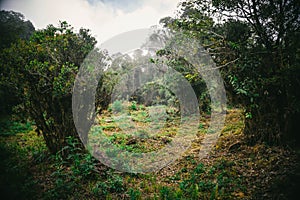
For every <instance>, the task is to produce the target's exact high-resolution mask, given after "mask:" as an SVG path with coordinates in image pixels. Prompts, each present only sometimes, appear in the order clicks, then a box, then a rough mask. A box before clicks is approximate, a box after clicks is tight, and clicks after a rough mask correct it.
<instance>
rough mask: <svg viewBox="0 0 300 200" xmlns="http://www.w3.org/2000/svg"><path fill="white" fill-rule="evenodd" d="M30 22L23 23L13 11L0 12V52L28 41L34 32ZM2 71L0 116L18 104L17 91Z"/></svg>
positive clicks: (0, 72)
mask: <svg viewBox="0 0 300 200" xmlns="http://www.w3.org/2000/svg"><path fill="white" fill-rule="evenodd" d="M34 30H35V29H34V27H33V25H32V23H31V22H30V21H25V18H24V16H23V15H22V14H21V13H17V12H14V11H5V10H1V11H0V51H2V50H3V49H4V48H8V47H9V46H10V45H11V44H12V43H15V42H17V41H18V40H20V39H22V40H28V39H29V37H30V36H31V35H32V34H33V32H34ZM3 70H4V69H3V68H2V67H1V68H0V75H1V78H0V114H2V115H6V114H9V113H10V112H11V110H12V108H13V107H14V106H15V105H17V104H18V103H19V102H20V98H19V97H20V96H18V94H17V90H16V88H15V87H13V85H12V84H11V83H10V82H6V81H5V80H4V79H3V77H4V74H3V73H4V71H3Z"/></svg>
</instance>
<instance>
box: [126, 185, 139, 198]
mask: <svg viewBox="0 0 300 200" xmlns="http://www.w3.org/2000/svg"><path fill="white" fill-rule="evenodd" d="M127 194H128V195H129V198H130V200H139V199H142V195H141V192H140V191H139V190H135V189H133V188H129V190H128V192H127Z"/></svg>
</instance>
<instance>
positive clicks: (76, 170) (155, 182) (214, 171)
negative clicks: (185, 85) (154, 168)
mask: <svg viewBox="0 0 300 200" xmlns="http://www.w3.org/2000/svg"><path fill="white" fill-rule="evenodd" d="M121 107H122V109H119V110H115V108H111V109H110V110H108V111H107V112H106V113H105V114H104V115H102V116H101V117H99V118H98V121H97V123H98V125H99V126H100V127H101V129H100V130H101V131H102V132H103V133H105V135H106V136H107V137H108V138H109V140H110V141H111V142H113V143H114V144H115V145H118V146H119V147H121V148H124V149H125V150H128V151H136V152H148V151H150V150H156V149H159V148H162V147H163V146H164V145H165V144H167V143H168V142H169V141H168V140H172V138H173V137H174V136H176V130H177V128H178V127H177V124H178V121H177V120H178V116H177V114H176V110H173V111H168V112H167V113H166V114H165V115H155V117H157V118H160V119H164V118H165V119H166V120H165V123H159V120H158V121H155V118H154V117H151V110H149V109H151V108H146V107H143V106H139V105H136V104H135V105H132V104H128V105H125V109H124V105H123V104H121ZM149 113H150V114H149ZM129 119H130V123H128V121H129ZM209 120H210V119H209V117H208V116H205V115H203V116H202V117H201V120H200V124H199V127H198V133H197V135H196V137H195V139H194V140H193V143H192V145H191V147H190V148H189V149H188V151H186V152H185V153H184V155H183V156H182V157H181V158H180V159H178V160H176V162H174V163H171V164H169V165H168V166H167V167H165V168H163V169H162V170H160V171H158V172H155V173H148V174H130V173H120V172H117V171H115V170H112V169H109V168H108V167H106V166H104V165H102V164H101V163H99V162H98V161H96V160H95V159H94V158H93V157H92V156H91V155H90V154H88V153H78V151H76V149H75V146H76V142H77V141H76V140H74V139H72V138H69V146H68V147H66V148H70V150H71V152H72V151H73V153H71V154H70V156H69V157H68V158H67V160H63V159H62V158H61V157H60V156H58V155H49V154H48V152H47V149H46V147H45V144H44V142H43V139H42V137H41V136H38V135H37V134H36V133H35V132H34V131H33V130H32V129H31V126H29V128H28V129H26V128H22V129H19V128H17V127H20V126H21V127H24V124H20V123H11V125H12V126H10V127H9V128H6V129H5V130H6V131H5V134H0V148H1V165H0V167H1V190H0V191H1V196H2V197H6V198H5V199H292V194H293V192H295V191H296V189H295V188H297V180H298V179H299V174H297V173H299V170H298V168H299V165H298V163H297V157H296V154H295V153H294V152H292V151H290V150H287V149H283V148H279V147H269V146H266V145H264V144H258V145H255V146H248V145H247V144H245V143H244V139H243V134H242V130H243V126H244V124H243V114H242V111H241V110H239V109H231V110H229V112H228V114H227V117H226V124H225V127H224V128H223V131H222V134H221V136H220V138H219V140H218V142H217V144H216V145H215V146H214V148H213V150H212V152H211V153H210V154H209V155H207V156H206V157H205V158H204V159H201V160H200V159H199V158H198V154H199V152H200V149H201V145H200V144H201V141H202V139H203V137H204V135H205V134H206V130H207V128H208V126H209ZM151 123H152V125H155V126H159V127H160V129H154V128H153V129H151V130H152V131H153V130H158V131H157V132H155V134H154V133H153V132H151V131H149V130H148V132H147V131H145V132H142V131H137V132H135V133H134V132H131V130H133V127H134V128H136V127H137V128H138V129H140V130H143V128H144V127H147V126H148V125H149V124H151ZM25 127H27V126H25ZM120 127H122V128H120ZM1 130H2V131H3V129H1ZM10 130H11V131H10ZM16 130H17V131H16ZM7 133H9V134H7ZM143 134H144V135H145V136H143ZM133 139H134V140H135V141H134V142H133V141H132V140H133ZM294 189H295V191H294Z"/></svg>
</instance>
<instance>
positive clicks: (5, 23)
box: [0, 10, 35, 49]
mask: <svg viewBox="0 0 300 200" xmlns="http://www.w3.org/2000/svg"><path fill="white" fill-rule="evenodd" d="M34 30H35V29H34V26H33V25H32V23H31V22H30V21H25V18H24V16H23V15H22V14H21V13H17V12H14V11H6V10H1V11H0V36H1V37H0V49H3V48H6V47H9V46H10V44H11V43H13V42H16V41H17V40H18V39H24V40H28V39H29V37H30V36H31V35H32V33H33V32H34Z"/></svg>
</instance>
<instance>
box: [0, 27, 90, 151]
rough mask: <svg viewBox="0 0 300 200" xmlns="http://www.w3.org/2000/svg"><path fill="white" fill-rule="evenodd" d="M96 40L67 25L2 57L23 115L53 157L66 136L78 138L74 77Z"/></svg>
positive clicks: (40, 33)
mask: <svg viewBox="0 0 300 200" xmlns="http://www.w3.org/2000/svg"><path fill="white" fill-rule="evenodd" d="M95 43H96V41H95V38H93V37H92V36H91V35H90V34H89V31H88V30H85V29H81V30H80V31H79V33H74V32H73V28H72V27H71V26H70V25H69V24H67V23H66V22H61V23H60V25H59V26H58V27H55V26H53V25H49V26H48V27H47V28H46V29H42V30H39V31H36V32H35V33H34V35H33V36H32V37H31V39H30V41H19V42H18V43H16V44H14V45H12V46H11V47H10V48H8V49H5V50H4V51H3V52H2V54H1V55H0V57H1V65H2V67H3V69H4V70H3V71H4V76H5V77H6V79H7V80H6V81H8V82H10V83H11V84H12V85H14V87H16V88H19V91H18V93H19V94H20V95H21V97H22V101H23V102H22V103H23V106H22V107H21V108H23V109H24V110H23V112H26V113H28V115H29V116H30V118H31V119H32V120H34V121H35V123H36V126H37V130H38V131H39V132H41V133H42V134H43V136H44V138H45V140H46V144H47V146H48V148H49V150H50V151H51V152H52V153H53V154H55V153H57V152H58V151H59V150H61V149H62V148H63V147H64V146H65V145H66V144H67V141H66V137H67V136H74V137H75V136H77V132H76V129H75V126H74V122H73V119H72V101H71V98H72V90H73V83H74V80H75V76H76V74H77V72H78V68H79V66H80V65H81V64H82V62H83V59H84V58H85V56H86V55H87V54H88V53H89V52H90V51H91V50H92V49H93V47H94V45H95Z"/></svg>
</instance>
